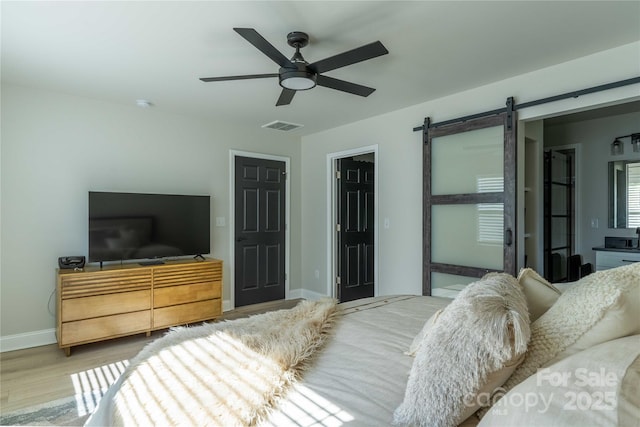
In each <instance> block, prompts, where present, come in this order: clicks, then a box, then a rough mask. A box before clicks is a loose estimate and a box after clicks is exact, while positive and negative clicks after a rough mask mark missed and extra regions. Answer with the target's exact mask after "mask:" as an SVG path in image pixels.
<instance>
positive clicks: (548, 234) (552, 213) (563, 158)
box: [544, 148, 576, 283]
mask: <svg viewBox="0 0 640 427" xmlns="http://www.w3.org/2000/svg"><path fill="white" fill-rule="evenodd" d="M575 171H576V153H575V149H557V148H556V149H551V150H546V151H545V152H544V277H545V278H546V279H547V280H549V281H550V282H551V283H555V282H566V281H567V280H568V269H567V261H568V259H569V257H570V256H571V255H573V254H575V248H576V244H575V240H576V226H575V223H576V191H575V187H576V173H575Z"/></svg>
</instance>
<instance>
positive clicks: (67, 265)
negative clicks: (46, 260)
mask: <svg viewBox="0 0 640 427" xmlns="http://www.w3.org/2000/svg"><path fill="white" fill-rule="evenodd" d="M58 267H60V268H61V269H65V270H66V269H74V270H75V269H82V268H84V256H82V255H78V256H62V257H60V258H58Z"/></svg>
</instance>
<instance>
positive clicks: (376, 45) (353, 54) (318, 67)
mask: <svg viewBox="0 0 640 427" xmlns="http://www.w3.org/2000/svg"><path fill="white" fill-rule="evenodd" d="M387 53H389V51H388V50H387V48H386V47H384V45H383V44H382V43H380V42H379V41H377V42H373V43H369V44H367V45H364V46H360V47H357V48H355V49H352V50H349V51H346V52H343V53H340V54H338V55H335V56H331V57H329V58H326V59H322V60H320V61H317V62H314V63H313V64H309V68H311V69H312V70H313V71H315V72H316V73H324V72H327V71H331V70H335V69H336V68H340V67H345V66H347V65H351V64H355V63H357V62H362V61H366V60H367V59H372V58H376V57H378V56H382V55H386V54H387Z"/></svg>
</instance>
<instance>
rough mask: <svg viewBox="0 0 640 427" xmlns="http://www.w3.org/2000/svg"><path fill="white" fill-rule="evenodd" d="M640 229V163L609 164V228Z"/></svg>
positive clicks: (632, 161)
mask: <svg viewBox="0 0 640 427" xmlns="http://www.w3.org/2000/svg"><path fill="white" fill-rule="evenodd" d="M636 227H640V161H638V160H619V161H616V162H609V228H636Z"/></svg>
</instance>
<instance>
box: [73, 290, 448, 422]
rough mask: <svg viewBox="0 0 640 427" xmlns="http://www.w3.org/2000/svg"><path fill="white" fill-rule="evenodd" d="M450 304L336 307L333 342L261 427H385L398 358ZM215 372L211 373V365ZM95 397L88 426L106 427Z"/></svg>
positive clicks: (395, 299)
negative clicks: (432, 317) (314, 426)
mask: <svg viewBox="0 0 640 427" xmlns="http://www.w3.org/2000/svg"><path fill="white" fill-rule="evenodd" d="M449 302H450V300H449V299H445V298H436V297H422V296H390V297H376V298H367V299H363V300H357V301H352V302H349V303H345V304H341V305H340V307H341V310H342V311H343V316H342V317H341V318H340V319H339V320H338V321H337V323H336V325H335V327H334V331H333V336H332V337H331V338H330V339H329V340H328V342H327V344H326V346H325V347H324V348H323V349H322V350H321V353H320V354H318V355H316V358H315V360H314V362H313V363H312V364H311V366H310V367H309V369H308V370H307V371H306V372H305V373H304V375H303V378H302V381H300V382H299V383H297V384H295V385H294V386H293V388H292V389H290V391H289V392H288V394H287V396H286V398H285V399H284V400H283V401H282V402H281V403H280V405H279V406H278V407H277V408H276V409H275V410H274V411H273V412H272V413H271V415H270V416H269V418H268V419H267V420H265V421H264V422H263V423H262V424H261V426H277V427H286V426H313V425H318V426H340V425H349V426H388V425H390V424H391V419H392V415H393V411H394V410H395V408H396V407H397V406H398V405H399V404H400V402H401V401H402V399H403V397H404V391H405V386H406V382H407V378H408V374H409V371H410V369H411V365H412V363H413V358H411V357H409V356H407V355H405V354H404V352H405V351H407V350H408V349H409V345H410V344H411V342H412V340H413V338H414V337H415V335H416V334H417V333H418V332H419V331H420V329H421V328H422V326H423V324H424V322H425V321H426V320H427V319H428V318H429V317H430V316H431V315H432V314H433V313H435V312H436V311H437V310H439V309H440V308H442V307H444V306H446V305H447V304H448V303H449ZM212 369H215V367H212ZM117 386H118V382H116V384H114V386H113V387H111V389H110V390H109V391H108V392H107V394H106V395H105V396H104V397H103V398H102V400H101V401H100V404H99V405H98V408H97V409H96V411H95V412H94V414H92V416H91V417H90V418H89V420H88V421H87V423H86V424H85V425H87V426H106V425H111V424H112V420H111V419H110V414H111V412H112V411H111V404H112V403H111V399H112V397H113V395H114V394H115V393H116V391H117Z"/></svg>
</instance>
